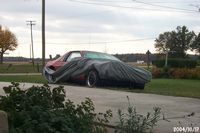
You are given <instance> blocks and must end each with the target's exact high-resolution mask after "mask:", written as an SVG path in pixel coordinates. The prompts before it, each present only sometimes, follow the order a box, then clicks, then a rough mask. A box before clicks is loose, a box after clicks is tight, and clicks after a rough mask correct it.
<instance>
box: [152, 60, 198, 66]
mask: <svg viewBox="0 0 200 133" xmlns="http://www.w3.org/2000/svg"><path fill="white" fill-rule="evenodd" d="M152 64H153V65H154V66H156V67H158V68H162V67H164V66H165V59H160V60H155V61H152ZM196 65H197V61H196V60H191V59H168V67H171V68H195V67H196Z"/></svg>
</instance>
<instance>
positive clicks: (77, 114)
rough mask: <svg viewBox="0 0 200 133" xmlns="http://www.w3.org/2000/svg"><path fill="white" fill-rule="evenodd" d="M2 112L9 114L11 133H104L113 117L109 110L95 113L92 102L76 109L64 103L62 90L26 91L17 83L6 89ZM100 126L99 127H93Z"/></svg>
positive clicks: (1, 100) (0, 102)
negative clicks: (105, 125)
mask: <svg viewBox="0 0 200 133" xmlns="http://www.w3.org/2000/svg"><path fill="white" fill-rule="evenodd" d="M3 90H4V92H5V95H3V96H0V110H4V111H5V112H7V114H8V120H9V132H10V133H89V132H90V133H103V132H106V128H105V127H104V126H102V125H103V124H105V123H108V122H109V118H110V117H112V113H111V111H110V110H108V111H106V113H98V114H97V113H95V108H94V104H93V102H92V101H91V100H90V99H89V98H86V100H85V101H83V102H81V103H80V104H78V105H75V104H74V103H73V102H72V101H70V100H67V101H66V102H65V91H64V89H63V87H61V86H60V87H56V88H53V89H51V88H50V87H49V86H48V85H43V86H32V87H30V88H29V89H26V90H23V89H21V88H20V87H19V84H18V83H12V85H10V86H8V87H4V88H3ZM94 122H97V123H99V124H94Z"/></svg>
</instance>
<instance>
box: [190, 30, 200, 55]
mask: <svg viewBox="0 0 200 133" xmlns="http://www.w3.org/2000/svg"><path fill="white" fill-rule="evenodd" d="M191 50H192V51H195V52H196V53H198V54H199V56H200V33H199V34H198V35H196V36H195V39H194V41H193V43H192V45H191Z"/></svg>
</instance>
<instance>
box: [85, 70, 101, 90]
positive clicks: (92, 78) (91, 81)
mask: <svg viewBox="0 0 200 133" xmlns="http://www.w3.org/2000/svg"><path fill="white" fill-rule="evenodd" d="M98 80H99V78H98V74H97V72H96V71H94V70H93V71H90V72H89V73H88V75H87V78H86V85H87V86H88V87H94V86H96V85H97V83H98Z"/></svg>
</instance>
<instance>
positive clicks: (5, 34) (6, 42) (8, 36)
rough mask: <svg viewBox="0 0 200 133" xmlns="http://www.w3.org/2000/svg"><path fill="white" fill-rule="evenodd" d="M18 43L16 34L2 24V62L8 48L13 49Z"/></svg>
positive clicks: (0, 53) (0, 42)
mask: <svg viewBox="0 0 200 133" xmlns="http://www.w3.org/2000/svg"><path fill="white" fill-rule="evenodd" d="M17 45H18V43H17V38H16V36H15V35H14V34H13V33H12V32H11V31H10V30H9V29H8V28H5V29H3V28H2V26H1V25H0V64H2V63H3V55H4V54H5V52H6V51H7V50H10V51H13V50H15V49H16V47H17Z"/></svg>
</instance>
